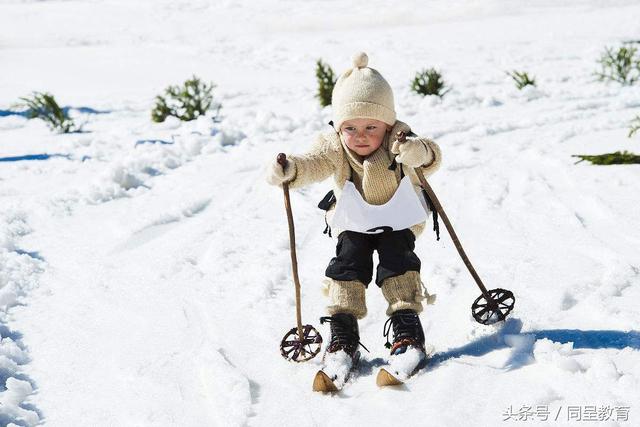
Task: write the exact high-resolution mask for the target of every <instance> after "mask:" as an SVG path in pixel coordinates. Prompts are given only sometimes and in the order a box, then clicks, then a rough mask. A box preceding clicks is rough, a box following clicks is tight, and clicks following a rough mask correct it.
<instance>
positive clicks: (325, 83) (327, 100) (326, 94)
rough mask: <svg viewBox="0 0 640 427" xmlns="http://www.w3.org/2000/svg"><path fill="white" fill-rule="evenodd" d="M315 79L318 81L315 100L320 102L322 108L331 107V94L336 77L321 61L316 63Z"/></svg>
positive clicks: (327, 65)
mask: <svg viewBox="0 0 640 427" xmlns="http://www.w3.org/2000/svg"><path fill="white" fill-rule="evenodd" d="M316 79H317V80H318V93H317V94H316V98H318V100H319V101H320V105H321V106H323V107H326V106H328V105H331V94H332V93H333V87H334V86H335V84H336V75H335V73H334V72H333V70H332V69H331V67H330V66H329V64H325V63H324V62H322V60H321V59H318V61H316Z"/></svg>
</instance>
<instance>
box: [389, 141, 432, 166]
mask: <svg viewBox="0 0 640 427" xmlns="http://www.w3.org/2000/svg"><path fill="white" fill-rule="evenodd" d="M391 152H392V153H393V154H397V155H398V156H396V161H397V162H398V163H402V164H404V165H407V166H409V167H411V168H417V167H420V166H422V165H424V164H425V163H427V161H428V160H429V152H428V151H427V147H426V145H425V144H423V143H422V141H420V140H419V139H418V138H407V140H406V141H405V142H399V141H395V142H394V143H393V146H392V147H391Z"/></svg>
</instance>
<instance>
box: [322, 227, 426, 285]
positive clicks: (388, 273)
mask: <svg viewBox="0 0 640 427" xmlns="http://www.w3.org/2000/svg"><path fill="white" fill-rule="evenodd" d="M415 240H416V238H415V236H414V234H413V232H412V231H411V230H409V229H408V228H406V229H404V230H400V231H385V232H383V233H378V234H366V233H357V232H355V231H343V232H342V233H340V235H339V236H338V244H337V245H336V256H335V257H334V258H333V259H332V260H331V261H330V262H329V266H328V267H327V270H326V272H325V275H326V276H327V277H330V278H332V279H335V280H343V281H349V280H359V281H360V282H362V283H364V285H365V286H367V285H368V284H369V282H371V279H372V277H373V258H372V256H373V251H374V250H375V251H378V258H379V263H378V267H377V271H376V284H377V285H378V286H382V282H383V281H384V280H385V279H387V278H389V277H395V276H400V275H402V274H404V273H406V272H407V271H417V272H420V259H419V258H418V256H417V255H416V254H415V252H414V251H413V250H414V249H415Z"/></svg>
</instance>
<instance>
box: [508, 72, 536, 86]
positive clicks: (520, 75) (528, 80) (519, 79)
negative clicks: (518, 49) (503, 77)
mask: <svg viewBox="0 0 640 427" xmlns="http://www.w3.org/2000/svg"><path fill="white" fill-rule="evenodd" d="M506 73H507V75H509V76H511V78H512V79H513V81H514V82H516V87H517V88H518V90H522V88H524V87H525V86H535V85H536V79H535V78H533V77H529V74H527V73H526V72H525V71H522V72H520V71H516V70H513V72H511V73H510V72H508V71H507V72H506Z"/></svg>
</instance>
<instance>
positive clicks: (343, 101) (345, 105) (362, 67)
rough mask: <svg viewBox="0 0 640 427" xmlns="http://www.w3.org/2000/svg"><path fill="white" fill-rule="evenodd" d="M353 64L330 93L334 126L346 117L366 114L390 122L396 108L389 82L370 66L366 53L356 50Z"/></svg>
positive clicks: (337, 125)
mask: <svg viewBox="0 0 640 427" xmlns="http://www.w3.org/2000/svg"><path fill="white" fill-rule="evenodd" d="M352 61H353V67H352V68H350V69H348V70H347V71H345V72H344V73H342V75H341V76H340V77H339V78H338V81H337V82H336V84H335V86H334V87H333V93H332V95H331V105H332V108H333V122H334V127H335V129H336V130H339V129H340V126H341V125H342V123H343V122H344V121H345V120H350V119H356V118H367V119H375V120H380V121H381V122H385V123H386V124H388V125H390V126H393V125H394V124H395V122H396V111H395V108H394V102H393V91H392V90H391V86H389V83H387V81H386V80H385V79H384V77H382V76H381V75H380V73H379V72H378V71H376V70H374V69H373V68H370V67H367V65H368V63H369V57H368V56H367V54H366V53H364V52H359V53H356V54H355V55H353V57H352Z"/></svg>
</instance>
